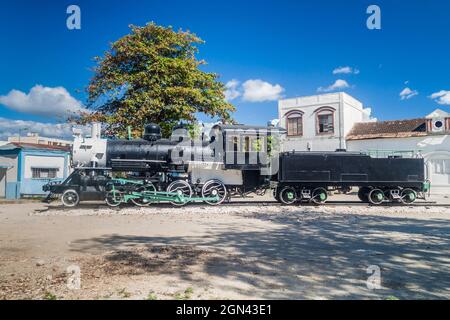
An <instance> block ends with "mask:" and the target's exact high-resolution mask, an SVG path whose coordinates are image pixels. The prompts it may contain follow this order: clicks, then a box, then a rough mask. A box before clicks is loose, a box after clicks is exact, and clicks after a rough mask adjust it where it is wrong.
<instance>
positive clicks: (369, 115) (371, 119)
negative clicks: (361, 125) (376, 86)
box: [363, 108, 378, 122]
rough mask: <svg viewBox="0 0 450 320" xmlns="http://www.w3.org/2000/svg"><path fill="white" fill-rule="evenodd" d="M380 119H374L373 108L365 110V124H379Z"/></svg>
mask: <svg viewBox="0 0 450 320" xmlns="http://www.w3.org/2000/svg"><path fill="white" fill-rule="evenodd" d="M377 121H378V119H377V118H374V117H372V108H364V109H363V122H377Z"/></svg>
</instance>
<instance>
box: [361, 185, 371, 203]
mask: <svg viewBox="0 0 450 320" xmlns="http://www.w3.org/2000/svg"><path fill="white" fill-rule="evenodd" d="M370 190H371V189H370V188H368V187H361V188H359V190H358V198H359V200H361V201H362V202H369V193H370Z"/></svg>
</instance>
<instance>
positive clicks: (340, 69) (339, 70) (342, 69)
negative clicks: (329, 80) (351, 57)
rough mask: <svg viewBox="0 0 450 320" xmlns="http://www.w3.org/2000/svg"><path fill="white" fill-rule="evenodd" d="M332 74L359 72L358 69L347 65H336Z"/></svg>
mask: <svg viewBox="0 0 450 320" xmlns="http://www.w3.org/2000/svg"><path fill="white" fill-rule="evenodd" d="M333 74H359V70H358V69H356V68H352V67H349V66H345V67H338V68H336V69H334V70H333Z"/></svg>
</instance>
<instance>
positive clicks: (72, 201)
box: [61, 189, 80, 208]
mask: <svg viewBox="0 0 450 320" xmlns="http://www.w3.org/2000/svg"><path fill="white" fill-rule="evenodd" d="M61 202H62V203H63V205H64V206H65V207H69V208H73V207H76V206H77V205H78V203H80V196H79V194H78V192H77V191H76V190H74V189H67V190H66V191H64V193H63V194H62V196H61Z"/></svg>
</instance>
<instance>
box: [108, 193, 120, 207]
mask: <svg viewBox="0 0 450 320" xmlns="http://www.w3.org/2000/svg"><path fill="white" fill-rule="evenodd" d="M122 199H123V197H122V193H121V192H120V191H109V192H107V193H106V197H105V202H106V204H107V205H108V206H110V207H118V206H120V204H121V203H122Z"/></svg>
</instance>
